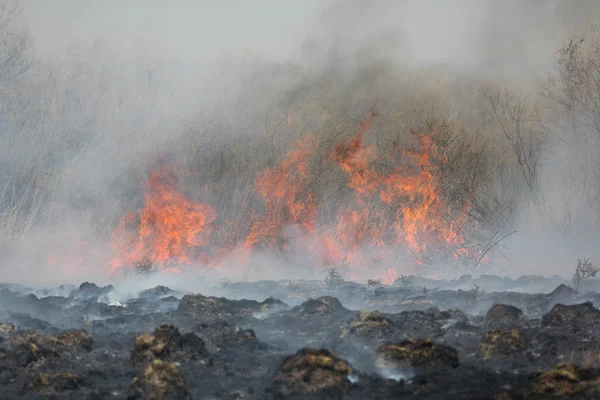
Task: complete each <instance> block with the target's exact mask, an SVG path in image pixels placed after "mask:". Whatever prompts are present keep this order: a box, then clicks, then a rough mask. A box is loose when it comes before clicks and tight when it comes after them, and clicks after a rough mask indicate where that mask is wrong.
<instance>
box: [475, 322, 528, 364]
mask: <svg viewBox="0 0 600 400" xmlns="http://www.w3.org/2000/svg"><path fill="white" fill-rule="evenodd" d="M526 348H527V342H526V339H525V336H524V335H523V333H522V332H521V331H520V330H518V329H507V330H504V329H503V330H493V331H488V332H486V333H485V334H484V335H483V337H482V338H481V341H480V342H479V348H478V351H479V355H480V356H481V357H482V358H483V359H485V360H491V359H496V358H504V357H510V356H514V355H518V354H521V353H523V352H524V351H525V349H526Z"/></svg>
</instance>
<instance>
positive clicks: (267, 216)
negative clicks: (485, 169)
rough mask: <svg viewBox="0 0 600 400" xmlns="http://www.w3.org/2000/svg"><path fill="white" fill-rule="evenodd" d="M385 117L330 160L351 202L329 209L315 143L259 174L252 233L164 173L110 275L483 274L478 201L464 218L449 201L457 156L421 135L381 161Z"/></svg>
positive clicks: (133, 216)
mask: <svg viewBox="0 0 600 400" xmlns="http://www.w3.org/2000/svg"><path fill="white" fill-rule="evenodd" d="M376 117H377V115H376V114H375V113H372V114H371V115H369V116H368V117H365V118H363V119H362V120H361V121H360V122H359V123H358V126H357V128H356V134H355V135H354V137H352V138H351V139H349V140H347V141H345V142H341V143H338V144H335V145H334V146H333V147H332V149H331V150H330V151H329V152H328V153H327V154H326V157H325V159H324V160H321V161H322V163H323V164H325V168H331V169H334V170H337V171H335V172H337V173H341V174H343V175H344V179H343V181H344V182H345V185H346V188H345V189H346V190H345V191H346V196H345V199H346V200H347V201H344V202H342V205H339V204H338V205H335V204H325V201H324V199H323V198H322V196H319V193H317V192H315V191H314V190H313V189H312V187H313V186H315V183H316V179H315V178H314V175H313V171H312V168H313V167H314V165H315V163H316V162H317V160H315V156H316V153H317V148H318V147H319V141H318V138H317V137H315V136H310V135H306V136H304V137H303V138H302V139H300V140H298V141H296V142H295V144H294V147H293V149H292V150H290V151H289V153H288V154H287V155H285V157H284V159H283V160H281V161H280V162H278V163H277V164H276V165H273V166H269V167H267V168H265V169H264V170H262V171H260V172H259V173H258V174H257V176H256V178H255V182H254V194H253V198H251V199H250V200H249V201H248V202H247V209H246V210H244V211H245V214H246V215H243V216H242V218H243V217H244V216H246V217H247V218H243V219H244V221H248V223H247V224H246V226H244V223H243V221H235V220H233V221H232V220H227V219H224V218H217V215H223V212H218V211H216V208H217V207H218V206H219V205H218V204H217V205H213V204H209V203H198V202H195V201H193V200H192V199H191V198H190V197H189V196H188V195H187V194H186V193H185V190H184V188H185V186H184V185H183V184H181V180H182V177H184V176H185V171H181V170H180V169H178V166H177V164H175V163H165V162H163V163H161V165H160V167H158V168H157V169H155V170H154V171H152V172H151V173H150V176H149V178H148V180H147V181H146V182H144V183H143V184H142V186H143V203H142V206H141V207H140V209H138V210H133V211H130V212H128V213H127V214H126V215H125V216H124V217H123V218H122V219H121V220H120V222H119V224H118V226H117V227H116V229H115V230H114V231H113V233H112V235H111V242H110V246H109V250H108V253H109V254H110V255H111V259H110V260H109V261H108V262H107V263H106V272H107V274H108V275H109V276H127V275H128V274H130V273H139V272H159V271H163V272H164V271H167V272H171V273H177V272H179V271H181V269H182V268H197V269H200V270H202V269H214V270H217V271H220V272H222V273H223V274H225V275H227V274H230V275H231V274H232V272H233V273H234V274H235V273H238V274H241V275H243V274H244V273H246V274H247V273H249V272H251V268H252V259H253V254H256V253H262V254H268V255H269V256H271V257H272V258H274V259H277V260H279V262H278V263H275V264H276V265H274V266H272V268H273V269H276V268H285V265H284V264H286V263H288V264H299V263H301V265H302V268H303V273H305V274H306V275H305V276H310V275H312V274H314V273H315V271H316V272H317V273H318V272H319V270H321V271H328V270H329V269H331V268H335V269H336V270H339V272H340V273H343V274H344V275H345V276H347V277H348V278H349V279H350V280H354V281H359V280H362V281H366V280H367V279H377V280H380V281H381V282H382V283H385V284H391V283H393V281H394V280H395V279H396V278H398V277H400V275H411V274H420V275H421V274H423V273H431V271H428V268H431V269H432V270H435V269H436V267H440V266H442V267H443V268H444V269H445V270H446V271H449V270H453V271H454V272H455V273H458V272H464V271H465V270H466V269H467V268H473V269H474V268H475V267H477V266H478V264H482V260H483V261H485V258H484V254H483V251H487V250H489V248H484V246H481V245H480V246H477V245H473V244H469V243H468V242H467V241H466V239H465V232H466V231H467V229H469V228H470V227H471V226H472V223H473V221H472V219H471V218H470V217H469V211H470V203H469V198H465V199H464V200H463V204H462V205H461V206H460V207H459V208H458V209H453V208H452V207H450V206H449V205H448V203H447V201H446V199H445V194H444V193H443V190H442V185H443V176H442V170H443V169H444V167H445V165H446V163H447V161H448V156H447V154H446V153H445V152H444V151H443V149H441V148H440V146H439V145H438V143H437V142H438V138H437V134H438V132H437V131H433V132H424V133H420V132H417V131H411V137H410V139H411V140H410V142H409V143H407V146H406V147H403V146H401V145H400V144H398V143H393V146H392V147H391V149H389V151H388V152H387V153H388V154H384V155H380V154H378V153H377V148H376V147H375V146H373V145H370V144H369V139H370V137H369V136H370V134H371V133H372V132H371V130H372V129H371V125H372V123H373V121H374V120H375V118H376ZM382 157H383V158H385V160H384V161H385V164H387V165H389V167H388V168H387V170H384V171H382V170H381V169H382V168H377V167H376V164H377V162H378V161H380V159H381V158H382ZM255 200H258V201H255ZM251 203H252V204H256V206H255V207H253V206H252V205H251ZM455 208H456V207H455ZM242 218H241V219H242ZM488 244H489V243H488ZM226 262H227V263H229V265H227V266H225V265H224V263H226ZM232 262H233V263H235V267H233V266H231V265H230V264H231V263H232ZM231 268H235V269H236V271H231ZM290 269H292V268H290ZM438 269H439V268H438ZM262 272H263V273H265V274H266V275H267V276H269V275H270V274H272V273H273V272H275V271H262ZM289 273H291V271H290V272H289ZM238 276H239V275H238Z"/></svg>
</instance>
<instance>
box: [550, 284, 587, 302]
mask: <svg viewBox="0 0 600 400" xmlns="http://www.w3.org/2000/svg"><path fill="white" fill-rule="evenodd" d="M579 297H580V293H579V292H578V291H577V290H575V289H573V288H572V287H570V286H567V285H565V284H561V285H559V286H557V287H556V289H554V290H553V291H552V292H550V293H549V294H548V295H547V296H546V298H547V299H548V300H550V301H551V302H553V303H571V302H574V301H577V300H579Z"/></svg>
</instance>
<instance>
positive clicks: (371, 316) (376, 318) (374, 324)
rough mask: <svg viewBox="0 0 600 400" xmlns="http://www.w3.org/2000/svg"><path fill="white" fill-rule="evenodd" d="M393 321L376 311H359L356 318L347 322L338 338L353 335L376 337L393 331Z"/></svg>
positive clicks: (347, 337) (352, 336) (348, 337)
mask: <svg viewBox="0 0 600 400" xmlns="http://www.w3.org/2000/svg"><path fill="white" fill-rule="evenodd" d="M393 325H394V324H393V322H392V321H391V320H389V319H388V318H386V317H385V316H384V315H383V314H381V313H380V312H377V311H360V312H359V313H358V316H357V318H356V319H353V320H351V321H350V323H349V324H348V327H347V328H346V329H344V330H343V331H342V333H341V335H340V339H350V338H354V337H360V338H369V339H378V338H382V337H385V336H386V335H387V334H389V333H391V332H392V331H393Z"/></svg>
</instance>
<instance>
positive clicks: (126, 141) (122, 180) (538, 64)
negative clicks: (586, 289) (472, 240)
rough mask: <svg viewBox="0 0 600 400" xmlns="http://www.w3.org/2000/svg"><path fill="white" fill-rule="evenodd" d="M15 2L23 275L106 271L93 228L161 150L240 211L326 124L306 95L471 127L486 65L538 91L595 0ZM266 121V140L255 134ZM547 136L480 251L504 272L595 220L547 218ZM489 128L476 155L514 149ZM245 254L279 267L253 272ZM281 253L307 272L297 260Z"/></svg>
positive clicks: (15, 228) (557, 161) (2, 126)
mask: <svg viewBox="0 0 600 400" xmlns="http://www.w3.org/2000/svg"><path fill="white" fill-rule="evenodd" d="M0 3H2V4H5V5H7V6H10V5H12V4H16V3H15V2H14V1H9V0H0ZM21 9H22V13H21V14H20V15H17V14H15V15H11V18H13V20H12V22H11V24H8V25H3V24H0V30H4V31H6V32H13V31H15V29H16V27H19V29H21V28H23V29H26V31H27V32H28V35H29V36H28V38H29V39H30V40H29V41H28V42H27V49H26V50H27V51H23V52H22V53H19V52H15V51H16V50H15V49H18V47H15V43H13V42H10V41H8V40H7V39H6V38H5V39H3V41H2V43H1V47H0V52H2V54H3V57H4V55H7V54H13V55H18V56H19V57H23V60H25V59H26V57H29V56H30V55H31V57H33V62H32V63H31V64H30V65H28V66H27V68H23V70H22V71H20V70H19V71H20V72H19V73H18V74H17V75H14V74H13V75H10V76H9V75H8V74H4V72H2V71H0V72H1V73H0V94H1V95H2V100H0V118H1V120H0V130H2V137H1V139H0V162H1V166H2V168H1V169H2V171H3V173H2V182H3V183H1V184H0V185H1V188H2V197H1V199H0V201H1V203H0V210H1V212H2V226H1V227H0V228H1V229H2V232H3V239H2V243H0V245H1V248H2V251H3V254H4V256H3V259H4V260H5V261H3V263H2V264H3V266H2V267H0V274H1V275H0V280H2V281H14V282H24V283H26V284H28V285H34V284H42V283H43V284H49V283H66V282H73V283H77V282H80V281H83V280H95V281H97V282H102V281H103V280H105V279H106V277H105V276H104V264H103V263H104V260H105V258H106V255H107V254H108V253H110V251H111V250H110V248H109V246H108V244H107V238H108V237H109V236H110V233H111V232H112V230H113V229H114V227H115V226H116V225H117V223H118V221H119V219H120V218H121V217H122V216H123V215H125V214H126V212H127V211H130V210H135V209H137V208H139V207H140V205H141V202H142V198H143V196H142V194H143V193H142V191H143V189H142V187H141V185H140V183H141V182H143V181H144V180H145V179H146V178H147V175H148V172H149V171H150V170H151V169H153V168H155V167H156V166H157V165H159V164H160V163H161V162H163V161H173V160H176V161H177V162H178V163H179V164H181V165H183V166H184V167H185V169H187V170H188V171H191V172H190V177H189V179H187V181H186V182H188V183H189V185H188V187H187V191H188V192H189V194H190V196H191V197H192V198H194V199H196V200H198V201H202V202H206V203H209V204H223V210H222V211H221V212H222V213H223V214H229V215H230V216H234V215H237V214H236V213H239V212H240V211H239V204H241V203H242V201H241V200H239V199H240V198H242V197H243V196H244V193H247V192H248V191H249V190H251V187H252V184H253V182H252V177H251V172H252V173H254V171H259V170H261V169H263V168H264V167H266V166H269V165H273V164H274V163H276V162H277V161H278V160H279V159H281V158H282V157H283V156H284V155H285V154H286V153H287V151H288V150H289V147H290V143H291V140H292V139H293V138H294V135H297V134H298V135H299V134H300V133H306V132H313V131H320V130H323V129H324V128H323V123H322V122H321V121H320V120H319V118H317V117H315V116H314V115H316V114H311V112H313V113H314V110H318V109H325V108H327V111H328V112H330V111H331V110H337V111H336V112H339V115H344V114H343V111H340V110H343V109H345V108H355V109H358V112H357V114H358V113H365V112H367V110H368V109H369V107H371V106H372V104H373V102H374V101H375V99H379V100H380V103H379V104H380V107H381V112H382V113H390V112H392V111H393V110H395V109H400V110H402V111H401V114H402V117H401V119H402V120H403V122H402V124H403V125H402V126H405V127H406V128H407V129H406V131H407V132H408V127H409V126H411V125H413V124H419V123H422V124H424V123H425V122H427V121H430V120H431V119H432V116H433V115H434V114H435V115H442V114H443V115H446V116H450V117H452V118H453V120H452V121H456V120H458V119H461V118H462V120H464V121H468V123H467V122H465V123H464V124H465V126H466V125H468V124H470V125H469V127H468V128H469V129H470V130H471V131H472V132H474V133H473V135H474V136H476V134H477V130H476V129H475V128H473V127H474V126H476V125H478V124H479V126H481V127H483V128H484V129H488V128H489V129H492V127H495V128H494V129H497V128H498V127H497V126H496V125H494V124H493V123H492V122H490V118H491V117H490V116H489V115H490V114H486V115H483V114H482V115H483V116H482V115H480V114H479V113H480V111H481V110H483V109H484V108H485V107H487V106H485V105H482V103H485V101H483V100H482V98H481V95H480V92H478V90H479V86H480V84H482V83H483V82H484V81H488V80H493V81H495V82H498V83H499V84H501V85H504V86H506V87H510V88H515V89H517V90H519V91H521V92H523V93H525V94H526V95H527V98H528V101H530V102H531V104H536V101H537V99H538V96H539V93H540V92H541V89H540V87H541V85H542V83H543V82H545V81H546V80H547V79H548V78H549V77H551V76H553V75H556V72H555V62H554V61H555V58H556V50H557V49H558V48H559V47H560V46H561V45H562V44H563V43H564V42H565V40H566V39H567V38H568V37H570V36H571V35H573V34H580V33H584V32H586V29H587V26H589V22H590V21H588V19H589V16H592V15H600V14H598V13H599V12H600V5H599V4H598V3H597V2H595V1H580V2H579V3H578V7H576V8H574V7H572V6H571V7H570V6H569V3H568V2H567V1H559V0H546V1H543V0H537V1H533V0H532V1H529V2H522V1H517V0H511V1H504V2H496V1H493V0H489V1H483V2H482V1H477V0H461V1H456V2H438V1H423V0H404V1H393V0H378V1H359V0H344V1H330V2H323V1H303V2H298V4H296V5H293V4H291V3H289V2H285V4H284V3H283V2H277V1H272V0H261V1H259V2H253V3H252V5H250V3H247V2H243V1H229V2H223V3H219V5H217V3H215V2H208V1H206V2H193V4H192V2H184V1H180V2H171V3H169V4H167V3H165V2H154V1H131V2H127V4H125V3H123V2H116V1H115V2H111V1H105V2H78V1H69V0H60V1H55V2H52V3H50V2H45V1H41V0H35V1H33V0H32V1H28V2H24V3H23V4H22V5H21ZM19 32H21V31H19ZM11 51H13V53H10V52H11ZM13 72H14V71H13ZM4 77H6V79H4ZM305 103H306V104H308V105H309V106H307V107H311V108H310V110H308V111H306V112H305V113H304V114H300V115H299V117H298V119H299V120H300V121H301V126H299V127H297V128H295V129H296V131H293V132H292V131H285V132H284V133H282V130H281V129H280V128H279V125H278V124H280V119H281V115H282V114H285V113H289V112H291V111H293V110H296V107H297V106H298V104H305ZM419 107H421V108H419ZM413 109H414V110H415V111H414V113H413V112H412V111H411V110H413ZM417 109H418V110H417ZM412 114H414V116H413V115H412ZM293 118H296V116H293ZM340 119H341V117H340ZM294 121H295V119H294ZM344 121H345V122H348V121H353V120H352V119H348V118H347V119H346V120H344ZM563 125H564V124H563ZM419 128H422V126H419ZM465 129H466V128H465ZM300 131H302V132H300ZM498 132H499V131H497V132H491V131H490V132H487V133H485V132H484V133H485V134H486V135H489V136H494V135H495V134H496V133H498ZM285 134H289V135H290V137H289V138H287V137H285V136H284V135H285ZM352 134H353V132H352V129H350V135H352ZM482 134H483V133H482ZM265 135H271V139H270V140H268V143H269V146H271V147H269V148H268V150H265V147H261V146H266V145H265V143H267V142H265V141H264V140H263V139H261V140H262V141H259V140H258V139H257V138H259V137H265ZM499 135H500V134H499V133H498V136H499ZM558 135H559V136H560V132H559V133H558ZM494 140H496V139H494ZM549 140H550V144H549V146H548V148H549V149H550V150H546V151H547V153H545V154H546V155H545V157H544V159H543V160H544V162H543V163H542V164H541V166H540V172H539V174H540V177H541V179H542V181H543V182H542V185H541V190H542V191H543V192H544V193H545V199H546V200H545V201H546V203H545V204H546V205H545V207H546V214H544V213H536V212H535V211H530V212H525V211H524V212H523V213H522V214H520V216H519V217H516V218H514V219H513V220H511V221H508V217H507V218H505V219H506V221H504V222H503V224H504V225H503V226H502V229H504V230H506V231H509V230H510V229H512V228H514V229H515V230H517V231H518V233H517V234H515V235H513V236H510V237H509V238H508V239H507V240H506V241H504V242H503V243H502V245H504V246H505V247H506V248H508V249H509V250H507V249H504V253H505V254H506V257H507V258H506V259H508V260H509V261H506V259H505V258H503V257H502V256H501V255H499V254H497V253H496V255H495V256H494V258H493V261H494V262H495V263H496V266H497V268H498V271H502V272H503V273H506V274H509V275H515V274H523V273H538V274H543V275H550V274H554V273H558V274H562V275H565V276H569V275H570V274H571V269H572V266H573V265H571V264H574V263H575V260H576V258H577V257H587V256H588V254H580V252H585V251H591V250H590V249H589V247H586V246H583V249H582V246H580V245H581V243H582V239H583V238H582V237H581V235H583V234H584V233H585V236H586V237H585V238H586V239H587V238H589V237H590V235H592V236H593V234H594V233H597V232H590V231H589V229H588V228H586V230H584V231H583V232H584V233H580V232H577V231H575V232H571V234H570V238H571V239H565V236H564V235H563V234H562V233H560V232H557V229H555V228H556V225H557V224H556V221H558V220H561V218H562V217H561V215H559V214H560V211H561V210H560V206H561V205H562V204H564V199H563V198H562V197H561V196H556V195H555V193H556V192H557V191H561V190H562V189H561V188H560V186H559V185H557V184H556V183H555V180H553V179H554V177H556V176H562V175H561V174H563V173H564V171H565V170H566V166H568V165H570V164H571V161H572V160H573V157H576V154H575V155H574V154H573V153H572V152H571V153H569V152H566V151H565V148H564V147H562V145H561V143H562V142H561V140H560V138H558V139H557V138H556V137H552V138H551V139H549ZM490 143H492V145H491V148H490V147H486V148H485V151H486V152H487V153H486V154H488V153H489V154H497V153H498V154H499V153H502V154H503V155H502V156H501V158H503V162H502V163H498V165H500V164H503V165H508V164H510V163H511V162H512V163H514V160H513V159H512V158H514V157H513V156H509V155H508V154H510V151H508V150H506V148H508V149H510V147H509V146H508V145H507V144H506V143H505V144H499V143H500V142H494V141H490ZM501 146H506V148H504V147H502V149H501ZM484 147H485V146H484ZM482 148H483V147H482ZM482 151H483V150H482ZM499 157H500V156H499ZM511 157H512V158H511ZM490 168H492V167H490ZM515 168H516V167H515ZM497 170H498V168H496V170H494V171H496V172H497ZM515 171H518V170H517V169H514V170H511V171H510V172H502V174H503V175H502V176H501V177H500V178H498V179H497V180H496V181H494V183H493V184H490V185H491V186H495V187H496V186H498V185H500V184H499V183H498V182H499V181H500V180H501V178H502V179H506V177H507V176H511V177H514V176H517V175H518V173H517V172H515ZM496 172H495V173H496ZM498 176H500V175H498ZM519 179H522V178H514V180H515V181H518V183H516V184H515V185H514V187H516V188H517V189H514V188H512V187H513V186H510V185H507V187H508V186H510V187H511V189H510V190H515V191H519V193H521V192H523V193H526V190H525V189H523V187H526V185H525V184H523V183H522V182H521V181H520V180H519ZM498 187H499V186H498ZM249 188H250V189H249ZM328 190H329V189H328ZM496 191H498V189H496ZM500 191H501V192H502V193H508V192H509V190H508V189H506V188H505V187H502V190H500ZM511 193H512V192H511ZM335 196H336V194H335V193H332V194H331V198H330V199H329V201H331V199H334V200H335V199H337V197H335ZM507 196H508V195H507ZM519 196H521V195H519ZM519 196H516V195H515V196H514V197H515V198H517V197H519ZM575 197H576V196H575ZM519 198H521V197H519ZM494 201H496V200H494ZM515 201H516V200H515ZM573 201H574V200H573ZM488 203H493V201H491V200H490V202H488ZM488 203H486V204H488ZM522 203H528V200H525V201H522ZM506 204H508V202H507V203H506ZM548 204H551V205H548ZM482 207H483V206H482ZM486 207H487V205H486ZM505 208H510V206H508V205H507V206H506V207H505ZM521 208H526V207H520V209H521ZM534 208H535V207H533V206H532V207H531V209H534ZM548 209H552V212H551V213H549V212H548ZM502 212H505V211H502ZM499 213H500V212H499ZM548 214H551V215H552V218H548ZM591 225H593V224H591ZM588 242H589V241H588ZM82 243H85V245H83V244H82ZM547 247H551V248H552V249H553V252H548V251H547V250H546V249H547ZM90 248H92V249H94V251H93V252H91V253H90V251H89V249H90ZM235 254H236V253H232V255H231V257H234V255H235ZM491 254H492V253H490V255H491ZM589 256H591V255H589ZM368 258H370V256H369V257H368ZM592 261H594V260H593V259H592ZM597 262H600V261H597ZM550 263H551V264H552V265H550ZM569 263H571V264H569ZM235 264H236V260H235V258H233V260H231V262H230V265H231V266H232V268H234V265H235ZM251 264H252V265H253V268H252V271H254V274H255V276H256V277H257V279H258V278H259V277H260V278H265V277H271V278H279V277H281V278H286V277H289V271H288V270H286V269H285V268H289V266H286V267H279V266H278V261H276V260H274V258H273V256H272V255H270V254H264V253H260V254H257V255H255V256H254V258H253V260H252V263H251ZM258 265H270V266H275V267H276V268H267V269H266V270H265V271H273V270H278V271H281V272H280V273H279V274H278V275H275V273H274V272H269V274H267V275H264V274H263V275H261V274H260V273H259V272H258V271H260V268H258V267H257V266H258ZM294 268H295V269H297V270H298V271H300V272H299V274H298V276H302V277H304V276H303V275H304V274H302V273H301V271H302V269H303V265H302V263H301V262H298V266H297V267H294ZM234 270H235V269H234ZM243 274H244V272H243V271H240V277H241V278H243ZM223 275H228V277H230V276H231V273H229V274H223ZM234 275H235V274H234ZM309 275H310V274H309ZM215 279H217V280H218V279H220V278H215Z"/></svg>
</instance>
